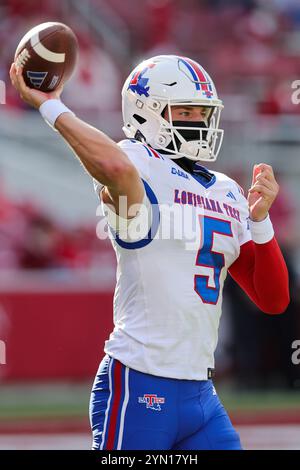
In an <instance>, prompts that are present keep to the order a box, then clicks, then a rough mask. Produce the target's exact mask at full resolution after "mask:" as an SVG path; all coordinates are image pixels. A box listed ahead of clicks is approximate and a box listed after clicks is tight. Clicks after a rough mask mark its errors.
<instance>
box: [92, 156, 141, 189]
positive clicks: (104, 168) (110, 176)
mask: <svg viewBox="0 0 300 470" xmlns="http://www.w3.org/2000/svg"><path fill="white" fill-rule="evenodd" d="M135 171H136V170H135V167H134V166H133V165H132V163H131V162H130V161H128V162H127V161H124V160H121V161H115V162H112V161H105V162H101V164H99V173H100V175H101V176H100V178H102V179H103V180H105V181H106V182H107V183H110V184H113V185H114V186H115V187H117V186H119V185H121V184H122V181H124V180H125V179H126V180H128V179H129V178H131V175H132V174H133V173H134V172H135Z"/></svg>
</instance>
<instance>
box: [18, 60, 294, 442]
mask: <svg viewBox="0 0 300 470" xmlns="http://www.w3.org/2000/svg"><path fill="white" fill-rule="evenodd" d="M10 76H11V80H12V83H13V85H14V86H15V87H16V89H17V90H18V91H19V93H20V95H21V97H22V98H23V99H24V100H25V101H26V102H27V103H29V104H30V105H32V106H33V107H35V108H36V109H38V110H39V111H40V113H41V115H42V116H43V118H44V119H45V120H46V122H47V123H48V124H50V125H51V126H52V127H53V128H54V129H55V130H56V131H58V132H59V133H60V134H61V136H62V137H63V138H64V139H65V140H66V142H67V143H68V144H69V145H70V146H71V147H72V149H73V150H74V153H75V154H76V155H77V157H78V158H79V159H80V161H81V163H82V164H83V166H84V167H85V168H86V170H87V171H88V172H89V174H90V175H91V176H92V178H93V180H94V186H95V189H96V192H97V194H98V195H99V198H100V200H101V203H102V206H103V211H104V213H105V215H106V218H107V222H108V226H109V235H110V238H111V242H112V245H113V248H114V250H115V252H116V257H117V261H118V268H117V284H116V289H115V295H114V325H115V327H114V330H113V332H112V333H111V335H110V337H109V339H108V341H106V343H105V354H106V355H105V357H104V359H103V360H102V362H101V364H100V367H99V370H98V373H97V375H96V379H95V382H94V385H93V390H92V395H91V402H90V418H91V426H92V431H93V448H94V449H144V450H148V449H158V450H163V449H174V450H183V449H187V450H190V449H191V450H194V449H196V450H197V449H241V443H240V439H239V436H238V434H237V432H236V431H235V429H234V428H233V426H232V423H231V421H230V419H229V417H228V414H227V412H226V411H225V409H224V407H223V405H222V404H221V402H220V399H219V397H218V395H217V393H216V390H215V388H214V386H213V381H212V379H213V376H214V368H215V365H214V351H215V348H216V345H217V336H218V326H219V321H220V315H221V309H222V290H223V285H224V281H225V278H226V275H227V272H229V274H230V275H231V276H232V277H233V279H234V280H235V281H236V282H237V283H238V284H239V285H240V287H241V288H242V289H243V290H244V291H245V292H246V293H247V295H248V296H249V297H250V299H251V300H252V301H253V302H254V303H255V304H256V305H257V306H258V307H259V308H260V309H261V310H262V311H263V312H265V313H267V314H273V315H275V314H279V313H282V312H284V311H285V309H286V307H287V305H288V303H289V289H288V273H287V269H286V265H285V262H284V259H283V257H282V254H281V251H280V248H279V246H278V244H277V242H276V239H275V236H274V231H273V227H272V223H271V220H270V217H269V215H268V212H269V209H270V207H271V205H272V203H273V202H274V200H275V198H276V196H277V193H278V190H279V187H278V184H277V182H276V180H275V177H274V173H273V170H272V167H271V166H269V165H267V164H264V163H260V164H257V165H255V166H254V168H253V176H252V185H251V188H250V189H249V192H248V196H247V199H246V198H245V197H244V195H243V191H242V190H241V188H240V187H239V186H238V184H237V183H236V182H235V181H233V180H232V179H230V178H228V177H227V176H226V175H224V174H222V173H219V172H216V171H211V170H208V169H207V168H206V167H205V166H203V164H205V162H213V161H215V160H216V158H217V156H218V153H219V151H220V147H221V144H222V138H223V130H222V129H220V128H219V125H220V115H221V111H222V108H223V104H222V101H221V100H220V99H219V98H218V95H217V92H216V89H215V86H214V83H213V81H212V79H211V77H210V76H209V75H208V73H207V72H206V71H205V70H204V69H203V67H201V66H200V65H199V64H198V63H197V62H195V61H194V60H191V59H189V58H187V57H180V56H173V55H165V56H157V57H153V58H151V59H148V60H145V61H144V62H142V63H141V64H139V65H138V66H137V67H136V68H135V69H134V70H133V72H132V73H131V74H130V76H129V77H128V79H127V80H126V82H125V84H124V87H123V90H122V107H123V119H124V127H123V130H124V133H125V136H126V139H125V140H123V141H121V142H120V143H119V144H116V143H115V142H113V141H112V140H111V139H110V138H109V137H107V136H106V135H105V134H103V133H102V132H101V131H99V130H97V129H95V128H93V127H91V126H89V125H88V124H86V123H85V122H83V121H82V120H80V119H79V118H78V117H76V116H75V115H74V113H72V111H71V110H70V109H68V108H67V107H66V106H65V105H64V104H63V103H62V102H61V100H60V93H61V89H58V90H56V91H55V92H53V93H48V94H45V93H42V92H40V91H37V90H32V89H30V88H27V87H26V85H25V83H24V80H23V78H22V70H21V69H20V68H18V67H16V65H15V64H12V67H11V71H10ZM124 199H125V200H126V204H123V202H124ZM166 208H168V209H169V210H168V211H167V210H166ZM173 209H174V212H173V213H172V210H173ZM175 209H180V210H181V209H182V211H183V212H185V213H184V214H183V217H180V222H176V220H177V219H176V217H177V215H178V213H179V212H180V211H176V210H175ZM187 209H188V216H186V212H187ZM170 210H171V211H170ZM178 220H179V219H178ZM172 221H173V222H174V221H175V222H174V227H173V228H174V230H170V232H169V233H168V234H167V235H166V233H165V232H164V231H163V230H161V228H162V226H163V225H164V224H167V225H168V224H169V225H170V224H172ZM181 225H183V230H182V231H180V230H178V228H179V226H181ZM138 227H140V229H138ZM179 232H180V233H179ZM191 235H194V238H193V237H191ZM191 239H192V241H193V242H192V243H191ZM240 313H241V315H243V312H242V311H241V312H240Z"/></svg>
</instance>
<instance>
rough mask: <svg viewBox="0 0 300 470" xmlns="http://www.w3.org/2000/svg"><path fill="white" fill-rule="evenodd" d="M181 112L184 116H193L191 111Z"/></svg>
mask: <svg viewBox="0 0 300 470" xmlns="http://www.w3.org/2000/svg"><path fill="white" fill-rule="evenodd" d="M179 114H180V116H184V117H189V116H191V112H190V111H181V112H180V113H179Z"/></svg>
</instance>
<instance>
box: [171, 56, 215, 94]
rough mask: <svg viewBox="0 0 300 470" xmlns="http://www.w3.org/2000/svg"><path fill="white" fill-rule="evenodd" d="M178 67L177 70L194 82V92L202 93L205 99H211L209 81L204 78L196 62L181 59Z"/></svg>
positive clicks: (184, 58) (185, 58) (211, 92)
mask: <svg viewBox="0 0 300 470" xmlns="http://www.w3.org/2000/svg"><path fill="white" fill-rule="evenodd" d="M178 65H179V69H180V70H181V71H182V72H183V73H185V74H186V75H187V76H188V77H189V79H191V80H192V81H193V82H194V84H195V86H196V90H198V91H202V94H203V95H204V96H205V97H206V98H212V96H213V91H212V86H211V83H210V80H209V79H208V77H206V76H205V74H204V71H203V69H201V68H200V66H199V65H198V64H197V62H194V61H193V60H191V59H188V58H187V57H181V58H180V59H179V61H178Z"/></svg>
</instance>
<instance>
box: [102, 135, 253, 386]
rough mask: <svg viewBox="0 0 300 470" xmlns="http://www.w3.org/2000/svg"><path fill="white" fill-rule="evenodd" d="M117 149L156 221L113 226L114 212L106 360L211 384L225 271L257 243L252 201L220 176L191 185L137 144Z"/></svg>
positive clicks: (165, 161) (168, 162) (172, 165)
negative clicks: (111, 325)
mask: <svg viewBox="0 0 300 470" xmlns="http://www.w3.org/2000/svg"><path fill="white" fill-rule="evenodd" d="M119 145H120V146H121V148H122V150H123V151H124V152H125V153H126V154H127V156H128V157H129V159H130V160H131V162H132V163H133V164H134V165H135V167H136V168H137V170H138V172H139V174H140V176H141V178H142V180H143V183H144V186H145V197H144V202H145V205H146V207H147V208H148V209H150V211H149V212H150V214H151V216H150V217H148V216H147V215H145V213H146V212H143V211H141V212H140V213H139V214H138V215H137V216H136V217H135V218H134V219H131V221H130V222H129V223H128V222H127V221H125V220H124V219H123V220H122V221H120V218H117V219H118V221H119V222H121V223H119V225H116V223H117V222H116V217H113V214H112V212H110V211H108V214H107V218H108V222H109V225H110V227H111V229H110V237H111V241H112V244H113V247H114V250H115V252H116V256H117V262H118V267H117V285H116V289H115V295H114V325H115V327H114V330H113V332H112V333H111V335H110V338H109V340H108V341H106V343H105V352H106V353H107V354H109V355H110V356H112V357H113V358H115V359H118V360H119V361H120V362H122V363H123V364H124V365H126V366H128V367H130V368H132V369H135V370H137V371H141V372H144V373H148V374H152V375H156V376H161V377H170V378H176V379H187V380H207V379H208V378H209V375H208V369H213V368H214V351H215V348H216V345H217V339H218V326H219V321H220V316H221V307H222V289H223V284H224V280H225V278H226V274H227V269H228V268H229V267H230V265H231V264H232V263H233V262H234V261H235V260H236V259H237V257H238V256H239V253H240V245H242V244H243V243H245V242H247V241H248V240H250V239H251V234H250V230H249V227H248V216H249V212H248V207H247V201H246V199H245V198H244V196H243V194H242V192H241V190H240V188H239V186H238V185H237V184H236V183H235V182H234V181H233V180H231V179H230V178H228V177H227V176H225V175H224V174H222V173H217V172H211V171H210V174H212V175H213V176H212V179H211V180H210V181H208V180H206V179H205V170H204V177H203V178H200V177H196V176H193V175H191V174H189V173H187V172H186V171H184V170H183V169H182V168H181V167H180V166H179V165H177V163H176V160H171V159H169V158H168V157H167V156H166V155H162V154H159V153H158V152H156V151H155V150H153V149H151V148H150V147H147V146H146V145H144V144H142V143H140V142H137V141H134V140H124V141H122V142H120V144H119ZM98 189H99V188H98ZM103 209H104V211H105V210H106V211H107V208H106V206H104V207H103ZM139 219H142V223H143V224H144V225H145V223H146V225H147V228H146V230H145V227H144V226H143V227H142V228H143V230H140V232H139V230H138V229H137V225H138V224H137V222H138V221H139ZM145 221H146V222H145ZM173 221H175V222H174V223H172V222H173ZM142 223H141V224H140V226H142V225H143V224H142ZM150 226H151V227H150ZM132 227H134V230H131V233H129V232H130V228H132ZM150 228H151V229H150ZM142 232H143V233H142ZM148 232H149V233H148ZM145 235H146V236H145Z"/></svg>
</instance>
